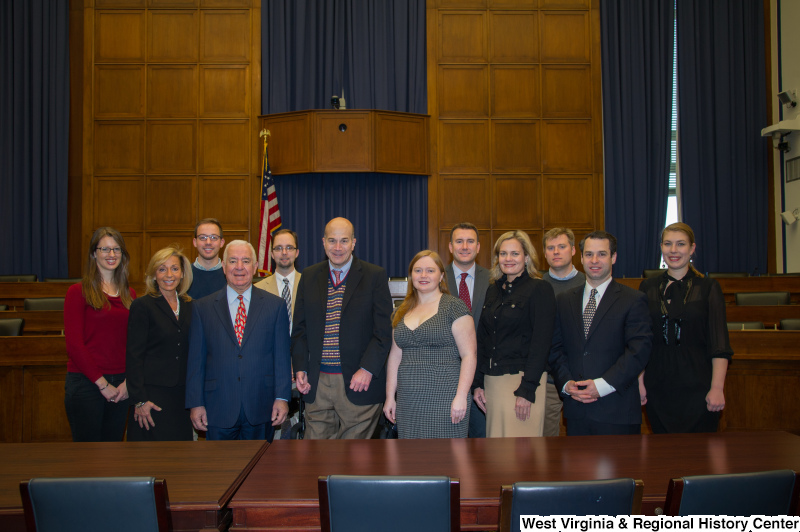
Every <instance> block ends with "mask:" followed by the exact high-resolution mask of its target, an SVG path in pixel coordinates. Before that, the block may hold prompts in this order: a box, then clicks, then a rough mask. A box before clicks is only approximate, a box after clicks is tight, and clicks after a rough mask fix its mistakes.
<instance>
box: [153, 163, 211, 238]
mask: <svg viewBox="0 0 800 532" xmlns="http://www.w3.org/2000/svg"><path fill="white" fill-rule="evenodd" d="M195 183H196V181H195V178H194V176H148V178H147V207H146V209H145V229H146V230H148V231H157V230H165V229H171V230H180V229H181V228H185V227H187V226H190V225H193V224H194V223H195V221H196V220H197V219H198V218H197V209H196V205H197V190H196V187H195Z"/></svg>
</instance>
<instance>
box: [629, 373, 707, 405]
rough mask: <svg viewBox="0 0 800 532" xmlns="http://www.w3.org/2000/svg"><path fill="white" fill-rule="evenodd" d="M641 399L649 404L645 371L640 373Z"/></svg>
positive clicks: (643, 402) (644, 403)
mask: <svg viewBox="0 0 800 532" xmlns="http://www.w3.org/2000/svg"><path fill="white" fill-rule="evenodd" d="M706 399H708V398H706ZM639 401H641V403H642V404H643V405H646V404H647V388H645V387H644V373H642V375H639Z"/></svg>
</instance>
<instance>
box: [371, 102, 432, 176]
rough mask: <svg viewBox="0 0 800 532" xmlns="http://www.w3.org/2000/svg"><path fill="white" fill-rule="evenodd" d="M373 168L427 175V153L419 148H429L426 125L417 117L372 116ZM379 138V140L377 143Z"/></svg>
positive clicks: (428, 166)
mask: <svg viewBox="0 0 800 532" xmlns="http://www.w3.org/2000/svg"><path fill="white" fill-rule="evenodd" d="M374 129H375V137H374V138H375V139H376V144H377V146H376V147H375V169H376V170H377V171H387V170H389V169H391V170H392V171H393V172H398V171H399V170H400V171H403V172H408V173H412V174H428V173H429V172H430V164H429V160H428V153H427V152H426V151H425V150H420V149H419V146H425V147H427V146H429V145H430V137H429V136H428V127H427V122H426V121H424V120H423V119H422V118H421V117H418V116H408V115H406V116H403V115H400V114H395V113H380V112H378V113H375V125H374ZM377 139H379V140H377Z"/></svg>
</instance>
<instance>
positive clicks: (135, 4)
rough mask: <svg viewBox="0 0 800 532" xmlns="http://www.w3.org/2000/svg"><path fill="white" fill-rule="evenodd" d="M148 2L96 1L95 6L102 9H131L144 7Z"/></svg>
mask: <svg viewBox="0 0 800 532" xmlns="http://www.w3.org/2000/svg"><path fill="white" fill-rule="evenodd" d="M145 4H146V0H95V2H94V5H95V6H96V7H98V8H101V7H116V8H120V7H122V8H131V7H144V6H145Z"/></svg>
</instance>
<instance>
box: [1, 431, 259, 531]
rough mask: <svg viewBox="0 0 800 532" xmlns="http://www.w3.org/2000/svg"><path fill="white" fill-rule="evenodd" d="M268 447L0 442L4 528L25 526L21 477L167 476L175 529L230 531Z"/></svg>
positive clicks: (256, 444) (229, 443)
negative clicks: (235, 506)
mask: <svg viewBox="0 0 800 532" xmlns="http://www.w3.org/2000/svg"><path fill="white" fill-rule="evenodd" d="M268 447H269V444H268V443H266V442H264V441H226V442H210V441H205V442H194V441H190V442H165V443H160V442H115V443H5V444H0V530H2V531H3V532H16V531H20V532H24V531H25V521H24V518H23V513H22V500H21V498H20V494H19V483H20V482H21V481H23V480H28V479H30V478H34V477H99V476H147V477H150V476H152V477H156V478H163V479H166V481H167V492H168V494H169V501H170V510H171V512H172V524H173V530H176V531H184V530H220V531H222V530H227V529H228V526H229V525H230V520H231V515H230V510H229V509H228V508H227V504H228V503H229V501H230V500H231V497H232V496H233V494H234V493H235V492H236V490H237V488H238V487H239V485H240V484H241V483H242V481H243V480H244V479H245V477H246V476H247V475H248V473H250V470H251V469H252V468H253V466H254V465H255V464H256V462H257V461H258V459H259V458H261V456H262V455H263V454H264V452H265V451H266V450H267V448H268ZM86 511H87V512H91V508H87V509H86ZM113 529H114V527H113V526H111V525H109V526H108V530H113Z"/></svg>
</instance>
